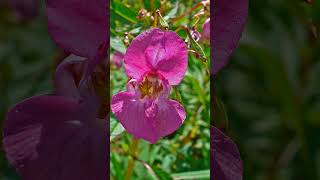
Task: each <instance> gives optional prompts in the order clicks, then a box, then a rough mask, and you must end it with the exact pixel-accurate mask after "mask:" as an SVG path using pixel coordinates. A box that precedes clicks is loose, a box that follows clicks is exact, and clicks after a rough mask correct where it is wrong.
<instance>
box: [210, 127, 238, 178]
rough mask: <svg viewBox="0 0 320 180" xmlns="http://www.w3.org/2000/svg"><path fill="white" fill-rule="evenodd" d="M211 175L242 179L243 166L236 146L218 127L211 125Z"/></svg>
mask: <svg viewBox="0 0 320 180" xmlns="http://www.w3.org/2000/svg"><path fill="white" fill-rule="evenodd" d="M210 131H211V135H212V140H211V171H210V172H211V177H213V179H219V180H242V172H243V166H242V161H241V157H240V153H239V151H238V148H237V146H236V145H235V144H234V142H232V140H231V139H230V138H228V137H227V136H226V135H224V134H223V133H222V132H221V131H220V130H219V129H217V128H215V127H213V126H212V127H211V129H210Z"/></svg>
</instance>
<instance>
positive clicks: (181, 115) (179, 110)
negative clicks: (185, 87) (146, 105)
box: [154, 99, 186, 137]
mask: <svg viewBox="0 0 320 180" xmlns="http://www.w3.org/2000/svg"><path fill="white" fill-rule="evenodd" d="M185 119H186V112H185V110H184V108H183V106H182V105H181V104H180V103H179V102H177V101H174V100H168V99H163V100H162V101H160V102H159V103H158V113H157V115H156V116H155V118H154V121H155V122H154V123H155V125H154V126H155V127H156V131H157V134H158V136H160V137H163V136H166V135H169V134H171V133H173V132H174V131H176V130H177V129H178V128H179V127H180V126H181V125H182V123H183V121H184V120H185Z"/></svg>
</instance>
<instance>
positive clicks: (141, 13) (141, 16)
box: [137, 9, 148, 20]
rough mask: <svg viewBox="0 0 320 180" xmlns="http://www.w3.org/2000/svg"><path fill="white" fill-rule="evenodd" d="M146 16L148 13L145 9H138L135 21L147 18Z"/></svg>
mask: <svg viewBox="0 0 320 180" xmlns="http://www.w3.org/2000/svg"><path fill="white" fill-rule="evenodd" d="M147 14H148V11H147V10H146V9H140V10H139V12H138V16H137V19H138V20H141V19H144V18H145V17H146V16H147Z"/></svg>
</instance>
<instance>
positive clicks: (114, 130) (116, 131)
mask: <svg viewBox="0 0 320 180" xmlns="http://www.w3.org/2000/svg"><path fill="white" fill-rule="evenodd" d="M124 131H125V129H124V128H123V126H122V125H121V124H120V123H119V122H118V121H117V120H116V119H115V118H112V117H111V118H110V141H112V140H113V139H114V138H116V137H117V136H119V135H120V134H122V133H123V132H124Z"/></svg>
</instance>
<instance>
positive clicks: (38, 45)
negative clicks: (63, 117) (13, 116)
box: [0, 0, 60, 180]
mask: <svg viewBox="0 0 320 180" xmlns="http://www.w3.org/2000/svg"><path fill="white" fill-rule="evenodd" d="M8 2H13V1H12V0H10V1H8ZM29 2H32V1H29ZM34 2H35V3H38V2H37V1H34ZM35 7H36V6H35ZM16 10H17V9H14V8H12V6H9V5H8V4H7V3H6V0H0V127H1V128H0V129H1V130H0V134H1V142H2V126H3V122H4V118H5V114H6V112H7V110H8V108H9V107H12V106H13V105H14V104H16V103H18V102H20V101H21V100H23V99H25V98H28V97H31V96H34V95H39V94H47V93H50V92H52V73H53V72H54V59H55V57H57V56H58V55H59V54H60V53H59V52H58V51H57V50H56V48H55V45H54V44H53V42H52V41H51V39H50V37H49V35H48V32H47V22H46V16H45V13H44V1H43V2H41V4H39V8H34V5H33V4H30V6H29V5H28V6H27V5H25V8H21V9H20V10H22V11H16ZM38 11H39V13H37V12H38ZM20 13H22V14H20ZM37 14H39V15H37ZM1 147H2V145H1ZM0 179H1V180H2V179H6V180H7V179H8V180H11V179H20V178H19V177H18V176H17V175H16V172H15V170H14V169H13V168H12V167H11V166H10V165H9V164H8V161H7V159H6V157H5V154H4V152H3V149H2V148H0Z"/></svg>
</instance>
